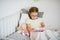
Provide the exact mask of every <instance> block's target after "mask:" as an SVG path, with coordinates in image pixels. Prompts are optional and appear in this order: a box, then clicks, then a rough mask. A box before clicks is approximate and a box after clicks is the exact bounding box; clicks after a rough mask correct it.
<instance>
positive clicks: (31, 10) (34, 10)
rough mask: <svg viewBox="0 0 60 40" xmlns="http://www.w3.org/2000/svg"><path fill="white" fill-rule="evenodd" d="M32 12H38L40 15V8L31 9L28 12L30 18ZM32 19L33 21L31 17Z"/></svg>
mask: <svg viewBox="0 0 60 40" xmlns="http://www.w3.org/2000/svg"><path fill="white" fill-rule="evenodd" d="M31 12H37V13H38V8H37V7H31V8H30V9H29V12H28V15H29V17H30V14H31ZM30 19H31V17H30Z"/></svg>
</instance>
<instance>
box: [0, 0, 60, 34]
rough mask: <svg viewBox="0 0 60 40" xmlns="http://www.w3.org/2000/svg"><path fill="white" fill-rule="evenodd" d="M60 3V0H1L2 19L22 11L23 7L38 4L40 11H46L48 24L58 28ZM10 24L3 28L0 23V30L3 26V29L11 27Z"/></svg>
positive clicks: (0, 11) (45, 16)
mask: <svg viewBox="0 0 60 40" xmlns="http://www.w3.org/2000/svg"><path fill="white" fill-rule="evenodd" d="M59 4H60V0H40V1H39V2H34V1H33V0H0V19H2V18H4V17H6V16H9V15H12V14H15V13H17V12H18V11H20V9H21V8H27V9H28V8H29V7H31V6H37V7H38V8H39V11H42V12H44V18H46V21H47V25H48V26H49V27H53V28H56V27H57V28H58V27H59V26H60V19H59V17H60V5H59ZM15 17H16V16H15ZM15 17H14V18H15ZM12 20H13V19H12ZM12 24H13V23H12ZM2 25H3V23H2ZM8 25H9V24H8ZM8 25H7V27H4V28H3V26H1V24H0V31H2V30H1V28H2V29H5V28H9V26H8ZM11 27H12V26H11ZM5 30H7V29H5ZM5 30H3V31H5ZM8 31H9V30H8ZM7 33H8V32H7ZM1 34H2V33H1ZM2 35H5V34H2Z"/></svg>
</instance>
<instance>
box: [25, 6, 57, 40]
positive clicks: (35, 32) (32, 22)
mask: <svg viewBox="0 0 60 40" xmlns="http://www.w3.org/2000/svg"><path fill="white" fill-rule="evenodd" d="M28 15H29V19H27V20H26V27H27V30H28V33H29V34H30V39H31V40H49V39H50V37H51V39H50V40H57V39H56V38H55V37H54V36H53V35H52V32H51V31H45V24H44V21H43V19H42V18H39V17H38V8H37V7H31V8H30V9H29V13H28ZM47 32H49V33H47ZM46 34H47V35H48V36H49V37H48V38H47V36H46Z"/></svg>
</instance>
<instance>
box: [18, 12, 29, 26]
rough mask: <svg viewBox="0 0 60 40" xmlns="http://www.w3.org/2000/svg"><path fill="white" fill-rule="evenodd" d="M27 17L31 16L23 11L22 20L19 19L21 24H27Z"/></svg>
mask: <svg viewBox="0 0 60 40" xmlns="http://www.w3.org/2000/svg"><path fill="white" fill-rule="evenodd" d="M27 18H29V16H28V14H26V13H23V14H22V15H21V19H20V21H19V25H23V24H25V21H26V19H27Z"/></svg>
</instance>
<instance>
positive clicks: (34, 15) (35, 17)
mask: <svg viewBox="0 0 60 40" xmlns="http://www.w3.org/2000/svg"><path fill="white" fill-rule="evenodd" d="M30 16H31V19H33V20H34V19H37V16H38V13H37V12H31V14H30Z"/></svg>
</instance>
